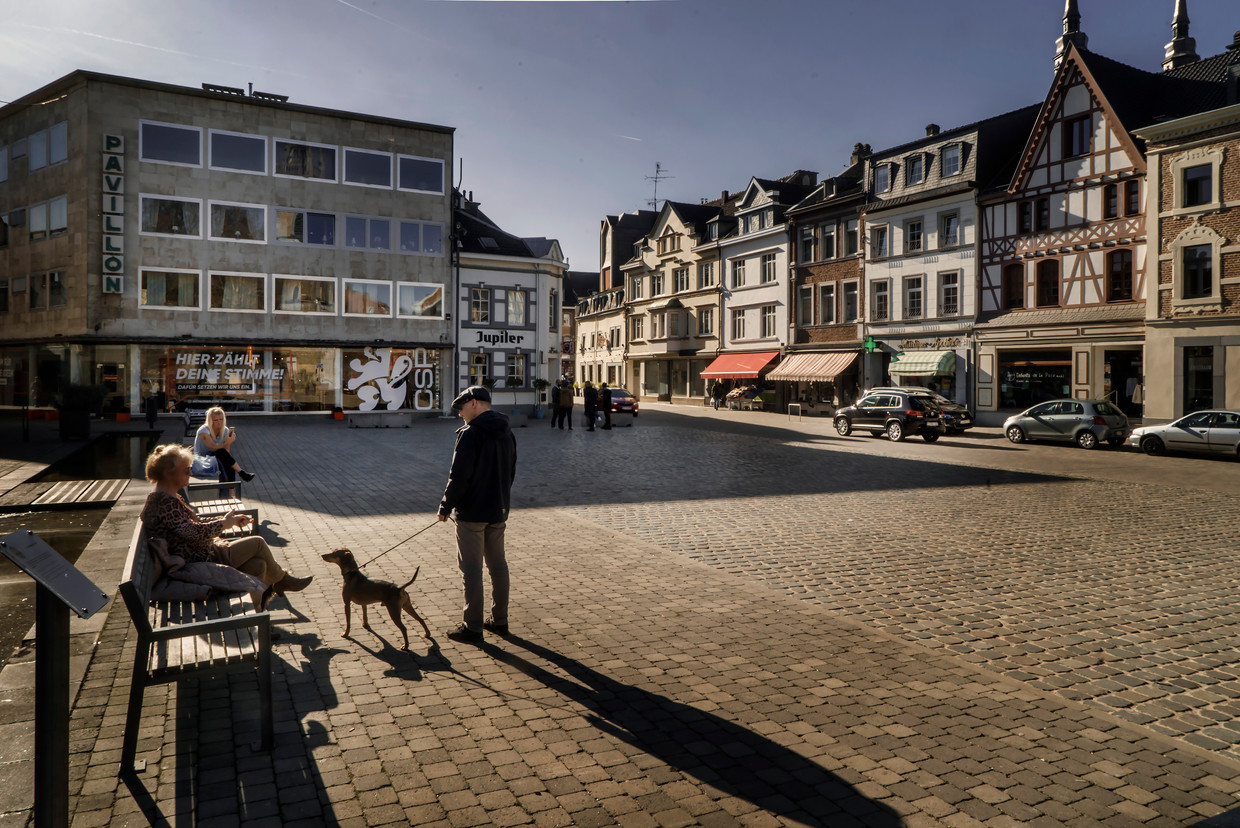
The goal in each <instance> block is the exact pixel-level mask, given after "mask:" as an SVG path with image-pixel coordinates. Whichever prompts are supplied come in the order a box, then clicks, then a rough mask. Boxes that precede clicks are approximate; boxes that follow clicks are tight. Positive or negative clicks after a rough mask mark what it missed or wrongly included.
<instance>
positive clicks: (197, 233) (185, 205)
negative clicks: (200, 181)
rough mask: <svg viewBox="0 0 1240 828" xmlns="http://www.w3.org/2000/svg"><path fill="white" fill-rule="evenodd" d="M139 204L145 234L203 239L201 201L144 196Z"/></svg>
mask: <svg viewBox="0 0 1240 828" xmlns="http://www.w3.org/2000/svg"><path fill="white" fill-rule="evenodd" d="M139 204H140V207H139V210H140V212H141V227H142V232H143V233H155V234H159V235H164V236H192V237H193V238H202V225H201V222H200V216H201V213H202V202H201V201H190V200H188V199H175V198H169V197H167V196H147V195H144V196H141V197H140V198H139Z"/></svg>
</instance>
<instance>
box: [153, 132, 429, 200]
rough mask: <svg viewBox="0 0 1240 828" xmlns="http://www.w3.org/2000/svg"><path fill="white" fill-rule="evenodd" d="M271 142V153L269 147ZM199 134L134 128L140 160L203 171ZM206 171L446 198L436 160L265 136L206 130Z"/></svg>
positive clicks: (200, 136) (201, 143)
mask: <svg viewBox="0 0 1240 828" xmlns="http://www.w3.org/2000/svg"><path fill="white" fill-rule="evenodd" d="M269 141H270V149H269V148H268V142H269ZM203 150H204V147H203V128H202V127H193V126H185V125H183V124H165V123H159V122H156V121H139V123H138V157H139V158H140V159H141V160H143V161H153V162H155V163H159V164H173V165H176V166H181V167H202V166H203V155H204V151H203ZM205 154H206V166H207V167H208V168H209V169H212V170H224V171H228V172H239V173H250V174H253V175H267V174H268V172H269V171H270V174H271V175H274V176H276V177H279V178H304V179H312V180H316V181H330V182H332V183H337V182H343V183H345V184H352V185H355V186H358V187H378V188H380V189H386V190H390V189H392V188H393V187H395V189H397V190H405V191H408V192H414V193H430V194H434V195H442V194H443V193H444V162H443V160H442V159H439V158H424V157H422V156H417V155H402V154H400V153H391V152H380V151H376V150H367V149H358V148H355V147H337V146H335V145H332V144H317V143H311V142H308V141H292V140H287V139H284V138H271V139H268V138H267V137H266V136H263V135H251V134H247V133H239V132H226V131H224V130H218V129H208V130H206V153H205Z"/></svg>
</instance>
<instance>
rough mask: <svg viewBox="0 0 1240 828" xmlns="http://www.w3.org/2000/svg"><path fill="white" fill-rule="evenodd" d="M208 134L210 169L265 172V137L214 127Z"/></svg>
mask: <svg viewBox="0 0 1240 828" xmlns="http://www.w3.org/2000/svg"><path fill="white" fill-rule="evenodd" d="M208 135H209V137H208V141H209V145H210V146H209V149H210V153H211V155H210V159H211V160H210V162H209V165H210V167H211V169H213V170H232V171H234V172H248V173H259V174H263V175H265V174H266V173H267V139H266V138H264V137H263V136H261V135H244V134H241V133H236V132H217V131H216V130H214V129H213V130H210V132H209V133H208Z"/></svg>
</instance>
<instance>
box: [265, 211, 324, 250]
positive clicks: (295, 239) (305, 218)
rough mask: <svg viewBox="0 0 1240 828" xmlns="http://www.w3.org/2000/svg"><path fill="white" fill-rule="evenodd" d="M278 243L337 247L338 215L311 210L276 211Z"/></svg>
mask: <svg viewBox="0 0 1240 828" xmlns="http://www.w3.org/2000/svg"><path fill="white" fill-rule="evenodd" d="M276 241H278V242H283V243H285V244H311V245H316V246H319V247H335V245H336V215H335V214H334V213H313V212H310V211H309V210H276Z"/></svg>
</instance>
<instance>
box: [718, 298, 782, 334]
mask: <svg viewBox="0 0 1240 828" xmlns="http://www.w3.org/2000/svg"><path fill="white" fill-rule="evenodd" d="M751 310H756V311H757V317H758V329H757V330H756V331H754V332H753V333H750V334H748V335H746V328H745V320H746V318H747V317H749V316H750V315H751ZM755 333H756V334H757V337H758V338H760V339H771V338H773V337H776V336H778V335H779V332H778V330H776V326H775V306H774V305H763V306H761V307H759V308H756V309H750V308H735V309H733V311H732V315H731V327H730V329H729V334H730V336H731V339H732V341H736V340H740V339H751V338H753V336H754V334H755Z"/></svg>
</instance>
